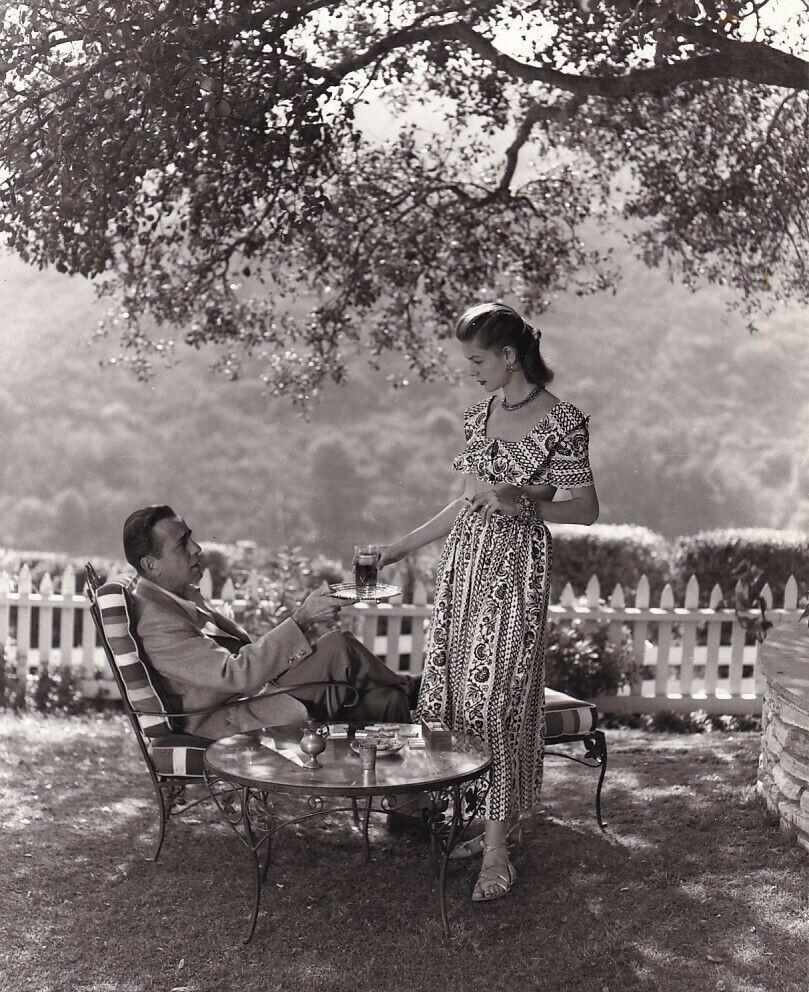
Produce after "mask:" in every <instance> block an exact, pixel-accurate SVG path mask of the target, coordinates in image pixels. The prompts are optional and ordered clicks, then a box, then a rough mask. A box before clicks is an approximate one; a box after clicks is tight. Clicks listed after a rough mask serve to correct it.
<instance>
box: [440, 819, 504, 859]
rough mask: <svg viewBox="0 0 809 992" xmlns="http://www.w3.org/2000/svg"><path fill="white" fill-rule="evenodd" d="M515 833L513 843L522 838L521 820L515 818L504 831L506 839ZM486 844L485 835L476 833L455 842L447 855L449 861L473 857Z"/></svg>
mask: <svg viewBox="0 0 809 992" xmlns="http://www.w3.org/2000/svg"><path fill="white" fill-rule="evenodd" d="M512 834H515V837H514V843H515V844H519V843H520V841H521V840H522V821H521V820H517V822H516V823H515V824H514V825H513V826H512V827H510V828H509V830H508V831H507V832H506V840H508V839H509V837H511V835H512ZM485 846H486V835H485V834H478V835H477V836H476V837H470V838H469V840H465V841H463V842H462V843H460V844H457V845H456V846H455V847H453V849H452V853H451V854H450V856H449V859H450V861H466V860H468V859H469V858H474V857H476V856H477V855H478V854H483V849H484V848H485Z"/></svg>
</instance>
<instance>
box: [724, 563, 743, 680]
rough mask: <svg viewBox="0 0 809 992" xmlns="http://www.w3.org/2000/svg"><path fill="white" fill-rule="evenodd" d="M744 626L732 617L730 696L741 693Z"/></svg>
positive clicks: (738, 586)
mask: <svg viewBox="0 0 809 992" xmlns="http://www.w3.org/2000/svg"><path fill="white" fill-rule="evenodd" d="M735 591H736V595H737V596H738V595H739V594H740V593H742V592H743V590H742V580H741V579H739V581H738V582H737V583H736V590H735ZM744 635H745V630H744V627H742V625H741V624H740V623H739V621H738V620H737V619H736V618H735V617H734V619H733V627H732V632H731V635H730V671H729V672H728V682H729V685H728V688H729V690H730V695H731V696H741V694H742V674H743V672H742V667H743V665H744V640H745V637H744Z"/></svg>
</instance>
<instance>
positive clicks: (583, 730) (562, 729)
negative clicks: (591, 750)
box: [545, 688, 598, 740]
mask: <svg viewBox="0 0 809 992" xmlns="http://www.w3.org/2000/svg"><path fill="white" fill-rule="evenodd" d="M597 720H598V712H597V710H596V708H595V706H594V705H593V704H592V703H586V702H585V701H584V700H583V699H576V697H575V696H568V695H567V693H564V692H557V691H556V690H555V689H547V688H546V689H545V740H550V739H551V738H553V737H563V736H565V735H567V734H588V733H590V731H591V730H595V726H596V722H597Z"/></svg>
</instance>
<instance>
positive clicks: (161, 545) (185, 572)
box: [142, 517, 202, 592]
mask: <svg viewBox="0 0 809 992" xmlns="http://www.w3.org/2000/svg"><path fill="white" fill-rule="evenodd" d="M152 535H153V540H154V543H155V545H156V546H157V548H158V549H159V550H158V551H157V553H156V554H154V555H149V556H147V557H146V558H144V559H143V563H142V567H143V569H144V571H145V574H146V577H147V578H149V579H151V580H152V582H154V583H156V584H157V585H159V586H161V587H162V588H163V589H168V590H169V592H180V591H181V590H182V589H184V588H185V587H186V586H187V585H189V584H190V583H192V582H193V583H197V582H199V580H200V579H201V578H202V564H201V563H200V558H199V554H200V551H201V550H202V548H200V546H199V545H198V544H197V542H196V541H195V540H193V539H192V537H191V530H190V528H189V527H188V524H186V522H185V520H183V519H182V517H164V518H163V519H162V520H158V522H157V523H156V524H155V525H154V527H153V528H152Z"/></svg>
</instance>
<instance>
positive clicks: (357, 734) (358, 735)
mask: <svg viewBox="0 0 809 992" xmlns="http://www.w3.org/2000/svg"><path fill="white" fill-rule="evenodd" d="M369 737H373V732H372V731H370V730H368V729H367V727H366V729H365V730H355V731H354V740H355V741H367V740H368V738H369Z"/></svg>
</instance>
